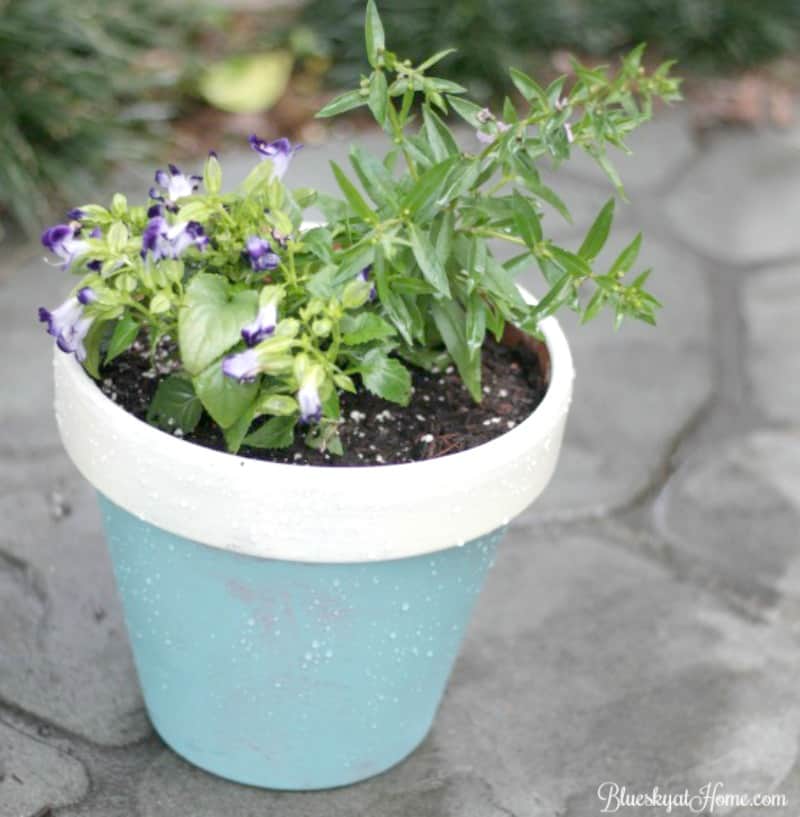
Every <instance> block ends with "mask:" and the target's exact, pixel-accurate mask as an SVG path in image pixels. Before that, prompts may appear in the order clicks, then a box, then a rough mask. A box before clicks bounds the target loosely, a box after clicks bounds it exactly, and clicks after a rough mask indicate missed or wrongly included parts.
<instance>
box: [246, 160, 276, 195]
mask: <svg viewBox="0 0 800 817" xmlns="http://www.w3.org/2000/svg"><path fill="white" fill-rule="evenodd" d="M272 174H273V167H272V161H271V160H270V159H262V160H261V161H260V162H259V163H258V164H257V165H256V166H255V167H254V168H253V169H252V170H251V171H250V172H249V173H248V174H247V176H246V177H245V179H244V181H243V182H242V183H241V185H239V188H240V190H241V191H242V193H243V194H244V195H245V196H253V195H255V194H256V193H262V192H263V191H264V190H266V189H267V186H268V185H269V183H270V181H271V180H272Z"/></svg>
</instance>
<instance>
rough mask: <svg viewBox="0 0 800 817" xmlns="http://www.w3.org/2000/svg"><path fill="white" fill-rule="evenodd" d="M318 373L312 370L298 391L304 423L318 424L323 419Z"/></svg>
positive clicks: (301, 418) (301, 416) (298, 400)
mask: <svg viewBox="0 0 800 817" xmlns="http://www.w3.org/2000/svg"><path fill="white" fill-rule="evenodd" d="M317 379H318V376H317V372H316V371H315V370H313V369H312V370H310V371H309V373H308V374H307V375H306V376H305V377H304V378H303V382H302V383H301V384H300V388H299V389H298V391H297V402H298V404H299V405H300V420H301V422H303V423H316V422H318V421H319V419H320V417H322V401H321V400H320V397H319V388H318V386H317Z"/></svg>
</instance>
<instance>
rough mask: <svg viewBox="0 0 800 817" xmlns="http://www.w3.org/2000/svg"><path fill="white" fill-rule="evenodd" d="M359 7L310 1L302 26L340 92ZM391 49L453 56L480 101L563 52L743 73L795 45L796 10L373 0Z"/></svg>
mask: <svg viewBox="0 0 800 817" xmlns="http://www.w3.org/2000/svg"><path fill="white" fill-rule="evenodd" d="M362 6H363V4H362V3H361V2H360V0H310V2H309V3H308V4H307V5H306V7H305V11H304V19H305V21H306V22H307V24H308V25H309V26H311V27H312V28H313V30H314V31H315V32H316V34H317V35H318V37H319V38H320V40H321V42H322V43H323V44H324V45H325V47H326V48H327V49H328V51H329V54H330V57H331V58H332V61H333V69H332V72H331V77H332V78H334V79H335V80H336V81H339V82H343V83H345V84H348V83H349V84H352V81H353V78H354V77H355V76H357V75H358V72H359V70H361V69H362V66H361V65H360V53H361V51H360V49H361V42H360V28H359V26H360V20H361V15H362V14H363V10H362ZM381 13H382V14H383V17H384V18H385V20H386V25H387V30H390V31H391V32H392V42H393V45H392V48H393V49H394V50H395V51H397V52H398V53H402V54H404V55H407V56H409V57H410V58H411V59H412V60H414V59H420V58H422V57H424V55H425V54H428V53H431V51H432V50H436V49H437V48H440V47H442V46H443V45H445V44H446V45H452V46H454V47H456V48H458V49H459V54H458V56H457V57H456V58H454V59H451V60H449V61H448V62H447V63H446V64H445V66H443V67H444V68H445V70H447V71H449V72H450V78H457V79H458V81H459V82H460V83H462V84H466V85H470V86H471V89H472V90H473V92H475V91H480V90H481V89H482V90H483V91H484V96H486V97H488V96H489V95H490V94H493V93H494V94H496V93H499V92H503V91H506V90H508V88H509V81H508V75H507V72H506V70H505V67H506V66H507V65H508V64H509V63H511V64H519V63H522V64H524V63H525V62H526V61H530V60H531V59H533V58H535V57H536V56H537V55H538V56H542V55H546V54H548V53H550V52H553V51H556V50H559V49H571V50H575V51H577V52H580V53H581V54H584V55H596V56H599V57H606V56H608V55H611V54H614V53H615V52H619V51H622V50H627V49H629V48H631V47H632V46H635V45H637V44H638V43H640V42H647V43H648V44H649V47H650V48H651V49H653V50H656V51H658V52H660V53H661V54H668V55H669V56H670V57H671V58H673V59H676V60H678V61H679V62H680V63H681V64H682V66H684V67H685V68H689V69H694V70H699V71H703V72H713V73H718V72H726V71H731V70H740V69H744V68H749V67H751V66H753V65H756V64H759V63H762V62H764V61H767V60H772V59H775V58H776V57H779V56H781V55H782V54H785V53H787V52H791V51H794V50H796V49H797V48H798V46H799V45H800V3H798V2H797V0H764V1H763V2H759V3H754V2H752V0H602V2H598V0H454V2H452V3H440V2H436V0H383V2H382V3H381Z"/></svg>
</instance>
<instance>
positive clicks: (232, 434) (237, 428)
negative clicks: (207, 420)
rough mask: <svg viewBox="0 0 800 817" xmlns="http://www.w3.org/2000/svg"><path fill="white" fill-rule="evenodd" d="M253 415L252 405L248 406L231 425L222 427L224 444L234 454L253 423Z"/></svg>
mask: <svg viewBox="0 0 800 817" xmlns="http://www.w3.org/2000/svg"><path fill="white" fill-rule="evenodd" d="M254 417H255V412H254V407H253V406H250V407H249V408H248V409H247V410H246V411H245V412H244V413H243V414H242V416H241V417H240V418H239V419H238V420H237V421H236V422H235V423H234V424H233V425H232V426H228V428H223V429H222V436H223V437H225V445H226V446H227V448H228V451H230V452H231V453H232V454H235V453H236V452H237V451H238V450H239V448H240V447H241V445H242V440H244V437H245V434H247V431H248V429H249V428H250V426H251V425H252V424H253V418H254Z"/></svg>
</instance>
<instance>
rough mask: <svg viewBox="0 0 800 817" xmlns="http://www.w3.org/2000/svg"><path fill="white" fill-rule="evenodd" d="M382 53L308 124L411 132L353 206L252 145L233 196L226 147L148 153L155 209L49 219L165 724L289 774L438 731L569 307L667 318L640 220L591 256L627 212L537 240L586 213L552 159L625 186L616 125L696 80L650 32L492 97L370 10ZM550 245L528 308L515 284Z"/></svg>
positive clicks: (232, 761)
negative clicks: (674, 67) (224, 175)
mask: <svg viewBox="0 0 800 817" xmlns="http://www.w3.org/2000/svg"><path fill="white" fill-rule="evenodd" d="M366 43H367V56H368V59H369V63H370V66H371V69H372V70H371V73H370V75H369V76H368V77H366V78H365V79H364V80H363V81H362V83H361V87H360V88H358V89H357V90H354V91H351V92H348V93H345V94H343V95H342V96H339V97H337V98H336V99H334V100H333V101H332V102H331V103H330V104H329V105H328V106H326V107H325V108H324V109H323V110H322V111H321V112H320V115H321V116H332V115H335V114H338V113H341V112H344V111H347V110H350V109H352V108H355V107H358V106H362V105H364V106H368V108H369V110H370V111H371V112H372V114H373V115H374V117H375V119H376V120H377V122H378V123H379V125H380V126H381V127H382V128H383V129H384V130H385V131H386V132H387V133H388V134H389V136H390V137H391V147H390V149H389V150H388V152H387V154H386V155H385V156H384V157H382V158H377V157H375V156H372V155H370V154H369V153H367V152H366V151H365V150H363V149H362V148H360V147H357V146H355V147H353V148H352V150H351V152H350V162H351V164H352V168H353V171H354V176H349V175H348V174H347V173H345V171H344V170H343V169H342V168H340V167H339V166H338V165H336V164H335V163H333V164H332V167H333V173H334V176H335V178H336V182H337V183H338V186H339V188H340V189H341V192H342V194H343V196H342V198H341V199H339V198H335V197H331V196H328V195H324V194H322V193H319V192H316V191H314V190H311V189H290V188H289V187H288V186H287V185H286V183H285V181H284V179H285V178H286V171H287V170H288V168H289V165H290V163H291V162H292V161H301V158H297V159H293V156H294V154H295V152H296V150H297V146H293V145H291V144H290V143H289V142H288V140H286V139H278V140H276V141H273V142H265V141H262V140H260V139H258V138H256V137H253V138H252V139H251V145H252V147H253V149H254V151H255V154H256V156H254V158H257V159H260V160H261V161H256V162H255V166H254V168H253V170H252V172H251V173H250V174H249V176H248V177H247V178H246V179H245V180H244V182H243V183H242V184H241V186H240V187H239V188H238V189H237V190H236V191H234V192H223V191H222V184H221V181H222V179H221V169H220V163H219V162H218V160H217V157H216V156H215V155H213V154H212V155H210V156H209V158H208V160H207V161H206V164H205V170H204V173H203V176H202V177H199V176H190V175H185V174H183V173H181V171H180V170H179V169H178V168H176V167H174V166H169V169H168V170H166V171H164V170H160V171H158V172H157V173H156V186H155V187H154V188H153V189H152V190H151V191H150V201H149V203H148V205H145V206H129V205H128V203H127V201H126V200H125V198H124V197H122V196H120V195H117V196H115V197H114V198H113V200H112V202H111V206H110V208H105V207H101V206H98V205H85V206H81V207H79V208H77V209H76V210H74V211H72V212H71V213H70V215H69V221H68V223H65V224H60V225H56V226H55V227H52V228H50V229H48V230H47V231H46V232H45V233H44V235H43V242H44V244H45V245H46V246H47V247H48V248H49V249H50V250H52V251H53V252H54V253H55V254H56V255H57V256H59V258H60V260H61V265H62V266H63V268H64V269H65V270H66V271H69V272H70V273H73V274H77V275H78V276H79V277H80V280H79V282H78V283H77V285H76V286H75V288H74V290H73V294H72V295H71V296H70V297H69V298H68V299H67V300H66V301H65V302H64V303H63V304H62V305H61V306H59V307H58V308H57V309H54V310H52V311H48V310H46V309H42V310H41V311H40V318H41V320H42V321H44V322H46V324H47V328H48V331H49V332H50V334H52V335H53V336H55V337H56V339H57V345H58V348H59V350H60V351H57V352H56V354H55V360H54V365H55V385H56V415H57V419H58V423H59V428H60V432H61V436H62V439H63V441H64V445H65V447H66V449H67V451H68V453H69V455H70V456H71V458H72V459H73V461H74V462H75V464H76V466H77V467H78V469H79V470H80V471H81V472H82V473H83V475H84V476H85V477H86V478H87V479H88V480H89V481H90V482H91V483H92V484H93V485H94V486H95V487H96V488H97V491H98V494H99V499H100V505H101V508H102V513H103V518H104V524H105V528H106V532H107V538H108V543H109V547H110V550H111V555H112V561H113V565H114V571H115V576H116V580H117V584H118V587H119V591H120V594H121V596H122V601H123V606H124V611H125V615H126V621H127V627H128V631H129V635H130V639H131V644H132V647H133V653H134V657H135V661H136V666H137V671H138V674H139V678H140V681H141V685H142V690H143V694H144V698H145V702H146V705H147V708H148V711H149V714H150V716H151V719H152V721H153V724H154V726H155V728H156V729H157V730H158V732H159V733H160V734H161V736H162V737H163V738H164V740H165V741H166V742H167V743H168V744H169V745H170V746H172V747H173V748H174V749H175V750H176V751H177V752H178V753H180V754H181V755H183V756H184V757H186V758H187V759H188V760H190V761H191V762H193V763H195V764H197V765H198V766H200V767H202V768H205V769H207V770H209V771H212V772H214V773H216V774H219V775H221V776H224V777H228V778H230V779H233V780H237V781H241V782H245V783H249V784H254V785H259V786H266V787H274V788H282V789H313V788H324V787H330V786H338V785H343V784H346V783H350V782H353V781H356V780H359V779H362V778H365V777H368V776H370V775H373V774H376V773H378V772H380V771H382V770H384V769H386V768H388V767H389V766H391V765H393V764H395V763H397V762H398V761H399V760H401V759H402V758H403V757H405V756H406V755H407V754H408V753H409V752H411V751H412V750H413V749H414V748H415V747H416V746H417V745H418V744H419V742H420V741H421V740H422V739H423V738H424V736H425V734H426V733H427V731H428V729H429V728H430V725H431V722H432V719H433V716H434V713H435V711H436V707H437V705H438V702H439V700H440V698H441V695H442V693H443V690H444V687H445V684H446V680H447V677H448V674H449V672H450V670H451V667H452V665H453V661H454V659H455V656H456V653H457V650H458V647H459V643H460V641H461V638H462V634H463V632H464V628H465V625H466V622H467V619H468V615H469V612H470V609H471V608H472V606H473V603H474V600H475V598H476V596H477V594H478V592H479V590H480V587H481V584H482V582H483V580H484V577H485V574H486V572H487V570H488V568H489V567H490V566H491V564H492V559H493V554H494V549H495V546H496V544H497V542H498V541H499V540H500V538H501V537H502V534H503V531H504V529H505V526H506V525H507V523H508V522H509V520H510V519H512V518H513V517H514V516H515V515H516V514H518V513H520V512H521V511H522V510H523V509H524V508H525V507H526V506H527V505H528V504H529V503H530V502H531V501H532V500H533V499H534V498H535V497H536V496H537V495H538V494H539V493H540V492H541V490H542V489H543V488H544V486H545V485H546V483H547V482H548V480H549V478H550V476H551V474H552V471H553V469H554V467H555V463H556V458H557V455H558V450H559V446H560V442H561V435H562V431H563V428H564V422H565V418H566V415H567V410H568V406H569V402H570V395H571V388H572V377H573V371H572V364H571V360H570V354H569V349H568V346H567V342H566V340H565V338H564V335H563V334H562V332H561V330H560V328H559V326H558V324H557V323H556V321H555V318H553V317H552V314H553V313H554V312H555V311H556V310H558V309H559V308H561V307H568V308H571V309H574V310H577V311H578V312H580V314H581V316H582V318H583V319H584V320H588V319H589V318H592V317H593V316H595V315H596V314H598V313H599V312H600V311H601V310H602V309H603V308H606V307H610V308H611V310H612V311H613V313H614V315H615V316H616V320H617V321H619V320H621V319H622V318H623V317H624V316H626V315H630V316H632V317H635V318H639V319H642V320H645V321H648V322H653V320H654V318H653V315H654V310H655V308H656V307H657V306H658V303H657V301H656V300H655V298H654V297H653V296H652V295H650V294H649V293H648V292H647V291H646V290H645V288H644V285H645V280H646V278H647V273H646V272H645V273H642V274H639V275H636V276H634V275H632V274H631V269H632V266H633V264H634V262H635V258H636V254H637V250H638V247H639V239H638V238H637V240H636V241H635V242H633V244H631V245H630V246H629V247H627V248H625V250H623V252H622V253H621V254H620V255H619V257H618V258H617V259H616V261H614V263H613V264H612V265H611V267H610V269H608V270H604V271H600V270H598V269H597V268H596V264H595V263H594V262H595V258H596V256H597V255H598V253H599V252H600V250H601V248H602V247H603V245H604V243H605V241H606V238H607V235H608V232H609V228H610V225H611V221H612V214H613V200H612V201H610V202H609V203H608V204H607V205H606V206H605V207H603V208H602V210H601V211H600V213H599V215H598V216H597V219H596V220H595V222H594V223H593V224H592V225H591V226H590V228H589V230H588V233H587V235H586V238H585V240H584V241H583V243H582V244H581V246H580V247H579V248H578V250H577V251H575V252H573V251H570V250H567V249H565V248H563V247H560V246H558V244H556V243H555V242H553V241H552V240H550V239H548V238H547V237H546V233H545V228H546V226H547V224H548V222H549V220H550V219H551V218H552V217H553V216H552V215H551V214H550V211H555V212H556V213H560V214H561V215H562V216H564V217H568V213H567V210H566V207H565V205H564V204H563V203H562V201H561V199H560V198H559V197H558V195H557V194H556V193H555V192H554V191H553V190H552V189H550V188H549V187H547V186H546V185H545V184H544V182H543V181H542V179H541V177H540V174H539V172H538V170H537V165H538V163H539V162H541V161H543V160H552V161H554V162H555V163H556V164H558V163H560V162H561V161H562V160H564V159H567V158H569V155H570V153H572V152H573V151H575V150H576V149H582V150H585V151H587V152H588V153H590V154H591V155H592V156H594V157H595V158H596V159H597V161H598V162H599V163H600V164H601V165H602V166H603V167H604V168H605V169H606V170H607V171H608V173H609V175H610V176H611V178H612V181H614V183H615V184H616V185H617V186H618V187H619V184H620V183H619V180H618V177H617V176H616V173H615V172H614V170H613V168H612V167H611V165H610V164H609V163H608V161H607V159H606V156H605V147H606V144H607V143H610V144H612V145H615V146H618V147H622V146H624V142H623V140H624V137H625V136H626V134H628V133H629V132H630V131H631V130H632V129H633V128H634V127H636V126H637V125H639V124H640V123H641V122H643V121H644V120H646V119H647V118H649V116H650V112H651V104H652V100H653V99H654V98H656V97H661V98H664V99H667V100H669V99H674V98H677V96H678V92H677V82H676V81H675V80H674V79H672V78H671V77H670V75H669V68H668V66H662V67H660V68H658V69H657V70H655V72H653V73H650V74H648V73H646V72H645V71H644V70H643V68H642V67H641V65H640V60H641V50H637V51H635V52H632V53H631V54H630V55H629V56H627V57H626V58H625V59H624V61H623V62H622V66H621V69H620V71H619V72H618V73H616V74H614V75H610V74H609V73H608V72H607V71H606V70H605V69H600V68H594V69H591V70H590V69H587V68H584V67H582V66H580V65H578V64H576V65H575V73H574V77H573V80H572V81H571V83H570V84H569V87H568V84H567V82H566V80H565V79H564V78H562V79H559V80H557V81H556V82H553V83H552V84H551V85H550V86H549V87H547V88H542V87H540V85H538V84H537V83H536V82H535V81H534V80H533V79H532V78H530V77H528V76H527V75H525V74H523V73H521V72H519V71H512V78H513V80H514V82H515V84H516V86H517V88H518V90H519V92H520V98H519V99H518V100H517V102H516V103H515V102H513V101H512V100H508V99H507V100H506V101H505V102H504V104H503V106H502V113H501V114H500V115H497V114H493V113H492V112H491V111H489V110H487V109H485V108H481V107H479V106H477V105H474V104H472V103H471V102H468V101H467V100H466V99H465V98H464V96H463V92H464V89H463V88H461V87H460V86H458V85H456V84H454V83H452V82H449V81H445V80H442V79H437V78H436V77H435V76H433V75H432V72H433V71H434V69H435V66H436V63H437V62H438V61H439V60H441V59H443V58H444V57H445V56H446V55H447V53H448V52H442V53H439V54H437V55H435V56H434V57H432V58H431V59H429V60H426V61H425V62H423V63H422V64H420V65H416V66H414V65H411V64H410V63H409V62H408V61H404V60H401V59H400V58H399V57H397V56H396V55H395V54H393V53H392V52H391V51H388V50H387V49H386V48H385V46H384V33H383V28H382V26H381V23H380V19H379V17H378V13H377V11H376V9H375V6H374V5H373V4H372V2H370V3H369V4H368V6H367V15H366ZM415 103H417V104H415ZM450 112H454V113H455V114H456V115H457V116H458V117H460V118H461V119H463V120H465V121H466V123H467V124H468V125H469V132H468V133H467V134H466V136H467V139H466V140H465V141H466V142H468V144H466V146H462V145H461V144H460V143H459V141H457V139H456V136H454V134H453V132H452V131H451V130H450V128H449V127H448V125H447V124H446V122H445V119H444V116H445V115H446V114H448V113H450ZM462 136H463V132H462ZM312 207H315V208H317V212H319V211H321V213H322V219H323V221H322V223H321V224H320V223H319V218H320V217H319V215H317V216H316V218H317V220H318V221H317V224H316V225H315V224H313V223H309V221H307V220H306V213H307V211H308V210H309V209H310V208H312ZM545 212H547V215H545ZM498 239H499V240H503V241H507V242H511V243H512V244H514V245H516V249H517V250H518V253H517V255H515V256H514V257H513V258H512V259H511V260H508V261H505V262H502V263H501V262H500V261H499V260H498V259H497V257H496V256H495V254H494V253H493V251H492V244H491V243H490V242H493V241H495V240H498ZM531 263H535V264H538V266H539V268H540V269H541V271H542V273H543V275H544V280H545V282H546V292H545V294H544V295H543V297H542V298H541V300H539V301H538V302H537V301H535V300H534V299H533V298H532V297H531V296H530V295H528V294H527V293H526V292H525V291H523V290H521V289H519V288H518V287H517V286H516V285H515V283H514V277H515V275H516V273H517V272H518V271H519V270H521V269H522V268H523V267H525V266H527V265H529V264H531ZM64 352H65V353H67V354H62V353H64Z"/></svg>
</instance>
